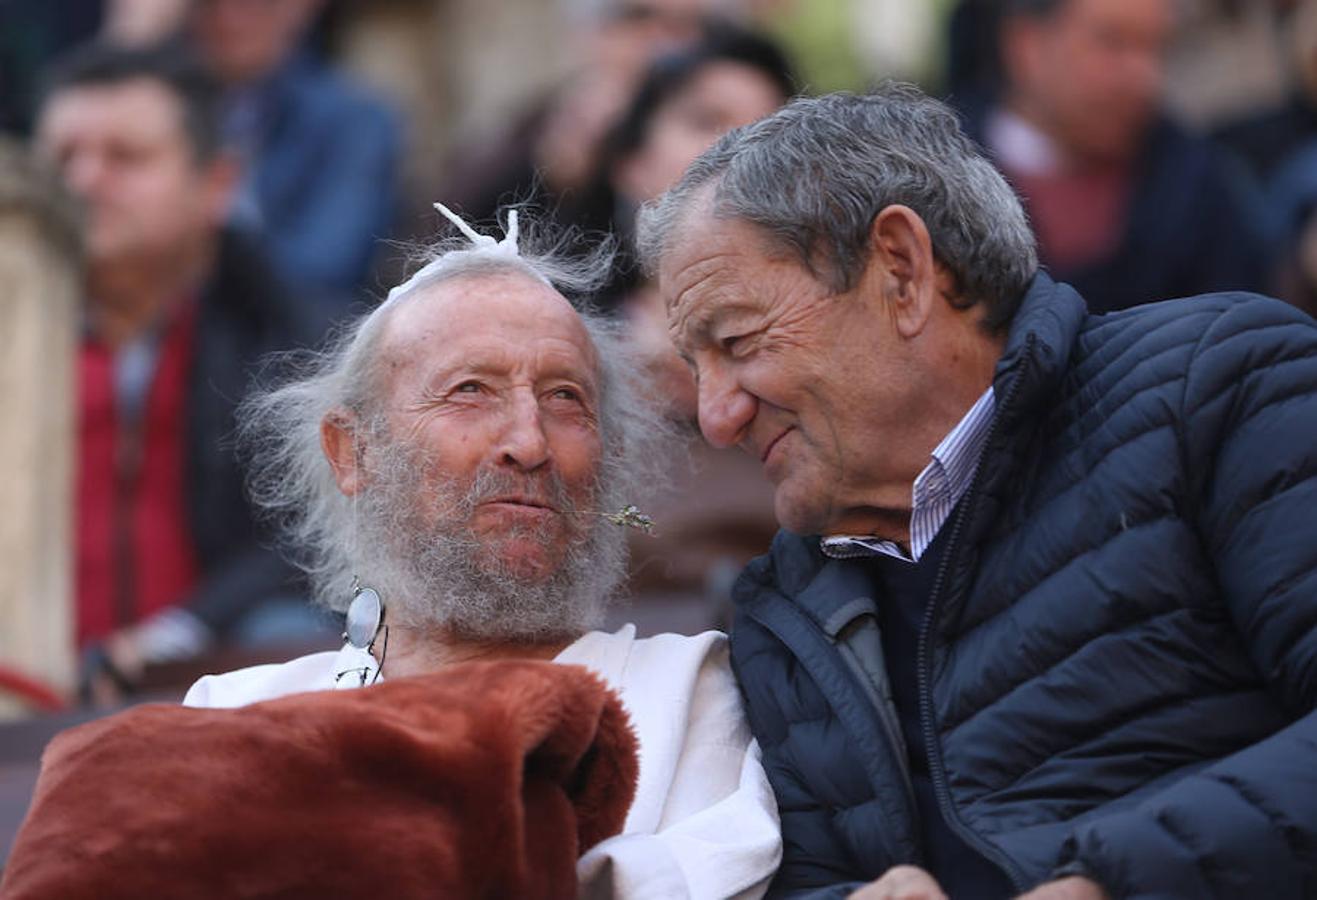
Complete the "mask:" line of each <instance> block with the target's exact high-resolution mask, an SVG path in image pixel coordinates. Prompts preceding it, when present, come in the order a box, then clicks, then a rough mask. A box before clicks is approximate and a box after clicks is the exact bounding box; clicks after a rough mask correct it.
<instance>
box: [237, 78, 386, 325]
mask: <svg viewBox="0 0 1317 900" xmlns="http://www.w3.org/2000/svg"><path fill="white" fill-rule="evenodd" d="M238 102H239V104H240V105H242V115H239V114H238V113H237V112H236V111H235V109H232V108H231V109H230V113H229V115H228V117H227V119H228V125H227V127H226V132H227V133H228V137H229V139H230V140H231V141H232V142H233V143H234V144H235V145H236V146H237V147H238V148H239V149H241V150H244V151H245V152H246V155H247V156H248V157H249V159H248V166H249V171H248V175H247V180H246V183H245V184H244V186H243V193H242V196H241V198H240V204H239V215H240V216H243V215H245V216H246V217H247V218H249V219H251V220H252V221H250V222H244V224H248V225H255V226H256V227H257V228H258V229H259V231H260V232H261V234H262V245H263V246H264V247H265V249H266V251H267V253H268V254H269V256H270V259H271V261H272V262H273V263H274V267H275V270H276V271H277V272H279V274H280V275H281V276H282V277H283V278H285V279H286V280H287V281H288V283H289V284H296V285H298V288H299V295H300V296H299V297H298V298H297V299H298V301H299V302H300V303H302V304H303V305H304V306H305V307H306V309H307V312H308V313H311V314H315V315H318V316H319V317H320V319H321V327H322V328H323V327H328V325H330V324H331V323H333V322H334V321H335V320H336V319H339V318H341V317H342V316H343V315H344V313H345V312H347V311H348V310H349V307H350V306H351V305H352V304H353V303H354V302H356V301H359V300H361V299H362V292H363V291H372V290H374V289H375V288H376V285H372V284H370V283H369V282H368V275H369V273H370V271H371V266H372V263H373V261H374V259H375V257H376V251H377V249H378V247H379V241H380V239H382V238H387V237H389V236H391V234H392V230H393V226H394V219H395V216H396V214H397V199H398V177H399V172H398V169H399V165H400V158H401V153H402V140H401V136H400V129H399V125H398V122H397V119H396V117H395V116H394V114H393V113H392V111H391V110H390V109H388V108H387V107H386V106H385V105H384V104H383V103H382V102H380V101H379V100H377V99H376V98H375V97H374V96H372V95H370V94H369V93H367V92H366V91H365V90H364V89H363V88H361V87H359V86H357V85H356V84H354V83H353V82H351V81H349V80H347V79H346V78H344V77H343V76H341V75H339V74H338V73H336V72H335V71H333V70H332V69H330V68H328V67H326V66H324V65H322V64H320V63H319V62H317V61H316V60H314V59H313V58H311V57H310V55H309V54H308V55H302V56H299V57H297V58H296V59H294V60H293V61H291V62H290V63H289V64H288V65H287V66H285V67H284V68H283V69H281V70H279V71H278V72H277V73H276V74H275V75H274V76H273V77H272V78H271V79H270V80H269V81H268V82H266V83H265V84H264V85H262V86H261V87H260V88H258V89H256V90H254V91H252V92H249V93H248V94H246V95H245V97H244V98H242V99H241V100H239V101H238ZM380 294H381V295H382V294H383V292H382V291H381V292H380Z"/></svg>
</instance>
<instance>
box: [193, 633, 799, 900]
mask: <svg viewBox="0 0 1317 900" xmlns="http://www.w3.org/2000/svg"><path fill="white" fill-rule="evenodd" d="M554 661H555V662H558V663H564V664H577V665H583V666H585V667H587V668H589V669H591V670H592V671H594V672H597V673H598V674H599V675H600V676H601V677H603V679H604V680H605V681H607V682H608V684H609V685H610V686H611V687H613V688H614V689H615V690H616V691H617V692H618V694H619V695H620V696H621V698H622V704H623V706H625V707H626V709H627V712H628V713H629V714H630V716H631V723H632V726H633V727H634V728H635V731H636V737H637V738H639V741H640V778H639V782H638V785H637V788H636V797H635V800H634V801H633V802H632V804H631V809H630V810H629V811H628V813H627V818H626V824H625V825H624V827H623V830H622V833H621V834H619V835H617V836H615V837H612V838H609V839H608V840H606V841H603V842H602V843H600V844H598V845H597V846H595V847H593V848H591V849H590V850H589V851H588V852H587V853H586V854H585V855H584V856H582V857H581V859H580V860H579V861H578V863H577V875H578V876H579V879H580V885H581V889H580V893H581V896H589V897H624V898H655V900H658V898H665V900H666V898H671V897H690V898H697V900H698V898H705V897H708V898H715V897H719V898H720V897H758V896H761V895H762V894H763V893H764V891H765V890H766V889H767V887H768V882H769V880H770V879H771V878H772V876H773V873H774V872H775V871H776V870H777V865H778V862H779V860H780V859H781V855H782V842H781V836H780V833H779V827H778V817H777V805H776V803H775V801H774V799H773V791H772V788H771V787H770V786H769V783H768V778H767V776H766V775H765V773H764V769H763V766H762V765H761V763H760V761H759V746H758V744H756V743H755V741H754V739H753V737H752V736H751V734H750V728H749V725H748V724H747V722H746V719H745V713H744V711H743V710H742V708H741V698H740V694H739V692H738V690H737V687H736V682H735V680H734V679H733V678H732V672H731V667H730V665H729V663H728V653H727V638H726V636H725V635H723V634H721V633H719V632H714V631H709V632H705V633H704V634H700V635H696V636H694V637H687V636H685V635H676V634H662V635H658V636H656V637H651V638H637V637H636V636H635V627H634V626H632V625H626V626H623V627H622V628H621V629H619V630H618V631H617V632H615V633H613V634H607V633H604V632H599V631H592V632H590V633H588V634H586V635H585V636H584V637H582V638H580V639H579V640H577V641H575V642H574V643H573V644H571V645H570V646H569V647H567V648H566V649H565V650H563V651H562V653H560V654H558V656H557V657H555V659H554ZM375 673H376V668H375V660H374V659H373V658H372V657H371V656H370V654H369V653H366V652H365V651H363V650H358V649H356V648H354V647H351V646H345V647H344V648H343V649H342V650H339V651H327V652H324V653H314V654H311V655H309V656H303V657H300V658H298V659H294V660H292V661H291V662H287V663H283V664H280V665H267V666H253V667H251V668H248V669H239V670H237V671H235V672H228V673H226V674H223V675H207V676H206V677H204V678H202V679H200V680H199V681H198V682H197V683H196V684H194V685H193V686H192V688H191V689H190V690H189V691H188V693H187V696H186V697H184V699H183V703H184V704H185V705H188V706H203V707H235V706H244V705H246V704H248V703H255V702H258V701H260V700H270V699H273V698H275V697H282V696H284V695H286V694H293V693H299V692H303V691H315V690H333V689H339V690H349V689H354V688H357V687H360V686H361V685H362V683H363V680H364V682H365V683H366V684H370V683H371V682H372V681H373V680H374V679H375ZM340 675H341V677H340ZM363 676H364V679H363ZM381 680H382V679H381Z"/></svg>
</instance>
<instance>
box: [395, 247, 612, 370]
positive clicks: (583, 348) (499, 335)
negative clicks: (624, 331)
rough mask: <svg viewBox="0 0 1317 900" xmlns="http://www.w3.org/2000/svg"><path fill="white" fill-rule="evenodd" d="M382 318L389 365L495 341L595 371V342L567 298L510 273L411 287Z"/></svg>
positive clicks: (478, 274) (529, 278) (482, 274)
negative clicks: (541, 350)
mask: <svg viewBox="0 0 1317 900" xmlns="http://www.w3.org/2000/svg"><path fill="white" fill-rule="evenodd" d="M381 314H382V315H384V316H385V317H386V318H385V321H384V322H382V323H381V324H380V327H381V328H382V333H381V337H380V342H379V351H378V352H379V353H380V354H381V356H383V357H385V358H386V359H388V360H391V361H397V362H399V363H401V362H404V361H407V360H415V359H430V358H434V357H436V356H449V357H451V356H454V355H458V356H460V355H461V354H462V353H464V352H475V351H476V349H477V348H479V347H482V346H488V345H490V344H492V343H497V344H502V345H505V346H514V347H525V348H526V349H527V350H529V349H530V347H531V345H536V346H551V347H552V348H554V350H555V352H556V353H557V355H558V356H559V357H562V358H567V359H572V358H574V359H575V360H578V361H579V365H580V366H581V368H582V369H583V370H586V371H588V372H589V373H590V374H591V375H597V373H598V370H599V355H598V351H597V349H596V347H595V345H594V341H593V340H592V338H591V336H590V333H589V330H588V329H587V328H586V326H585V323H584V321H583V320H582V319H581V316H580V314H579V313H578V312H577V311H576V309H575V308H574V307H573V306H572V305H571V303H570V302H569V301H568V300H567V298H566V297H564V296H563V295H562V294H560V293H559V292H558V291H556V290H554V289H553V288H552V287H550V286H549V285H547V284H545V283H544V282H542V281H539V280H537V279H535V278H533V277H532V276H530V275H529V274H524V273H521V272H517V271H515V270H509V271H492V272H474V273H464V274H461V275H455V276H453V277H452V278H447V279H444V280H442V281H440V282H438V283H436V284H431V285H427V286H425V287H422V288H418V289H417V290H416V291H414V292H411V293H409V294H408V295H407V296H405V297H403V298H400V299H399V301H398V302H396V303H395V304H392V306H391V308H389V309H387V310H381Z"/></svg>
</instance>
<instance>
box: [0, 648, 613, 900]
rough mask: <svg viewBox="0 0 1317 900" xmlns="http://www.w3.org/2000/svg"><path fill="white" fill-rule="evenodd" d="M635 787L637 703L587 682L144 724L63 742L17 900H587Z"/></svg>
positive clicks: (411, 681) (490, 679) (456, 674)
mask: <svg viewBox="0 0 1317 900" xmlns="http://www.w3.org/2000/svg"><path fill="white" fill-rule="evenodd" d="M636 774H637V761H636V740H635V737H634V735H633V734H632V732H631V729H630V726H629V724H628V722H627V719H626V713H625V712H624V711H623V709H622V706H621V703H620V702H619V701H618V699H617V697H616V696H615V695H614V694H613V693H612V692H611V691H610V690H609V689H608V688H607V687H606V686H605V685H604V684H603V683H602V682H601V681H600V680H599V679H598V678H596V677H595V676H594V675H592V674H590V673H589V672H587V671H586V670H585V669H583V668H581V667H578V666H561V665H556V664H554V663H548V662H520V661H518V662H496V663H468V664H464V665H458V666H453V667H452V668H450V669H446V670H444V671H443V672H441V673H439V674H435V675H428V676H424V677H420V678H408V679H400V680H398V681H394V682H389V683H387V684H380V685H378V686H375V687H370V688H364V689H361V690H353V691H324V692H318V693H311V694H298V695H294V696H290V697H284V698H281V699H278V700H271V701H268V702H265V703H258V704H254V705H252V706H248V707H244V708H242V709H235V710H223V709H220V710H212V709H187V708H183V707H176V706H164V705H151V706H142V707H138V708H136V709H132V710H128V711H127V712H124V713H120V714H118V715H115V716H111V717H109V718H106V719H102V720H100V721H97V722H93V723H91V724H89V725H84V726H81V727H79V728H75V729H72V730H70V731H67V732H65V733H63V734H61V735H59V736H58V737H57V738H56V739H55V740H54V741H52V742H51V744H50V746H49V747H48V748H47V750H46V754H45V757H44V759H43V761H42V770H41V777H40V780H39V781H38V783H37V789H36V794H35V797H34V799H33V805H32V809H31V812H30V813H29V815H28V818H27V821H26V822H25V823H24V825H23V829H22V831H21V832H20V833H19V835H18V838H17V840H16V842H15V844H14V848H13V853H12V855H11V856H10V859H9V864H8V866H7V867H6V869H5V873H4V881H3V882H2V883H0V896H3V897H4V898H6V900H33V898H42V900H46V898H50V900H54V898H59V900H80V898H96V900H111V898H130V897H131V898H134V900H142V898H145V900H158V898H166V897H170V898H173V897H188V898H206V897H214V898H231V897H281V898H283V897H287V898H292V897H308V898H316V900H329V898H340V897H343V898H356V897H361V898H381V900H383V898H389V900H393V898H412V897H426V898H432V897H500V898H501V897H574V896H575V894H576V869H575V862H576V858H577V857H578V856H579V855H580V853H582V852H583V851H584V850H586V849H588V848H589V847H590V846H592V845H593V844H595V843H597V842H598V841H600V840H602V839H603V838H605V837H608V836H609V835H612V834H614V833H616V832H618V831H620V830H621V828H622V824H623V821H624V820H625V818H626V813H627V810H628V808H629V807H630V805H631V800H632V797H633V795H634V793H635V781H636Z"/></svg>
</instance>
